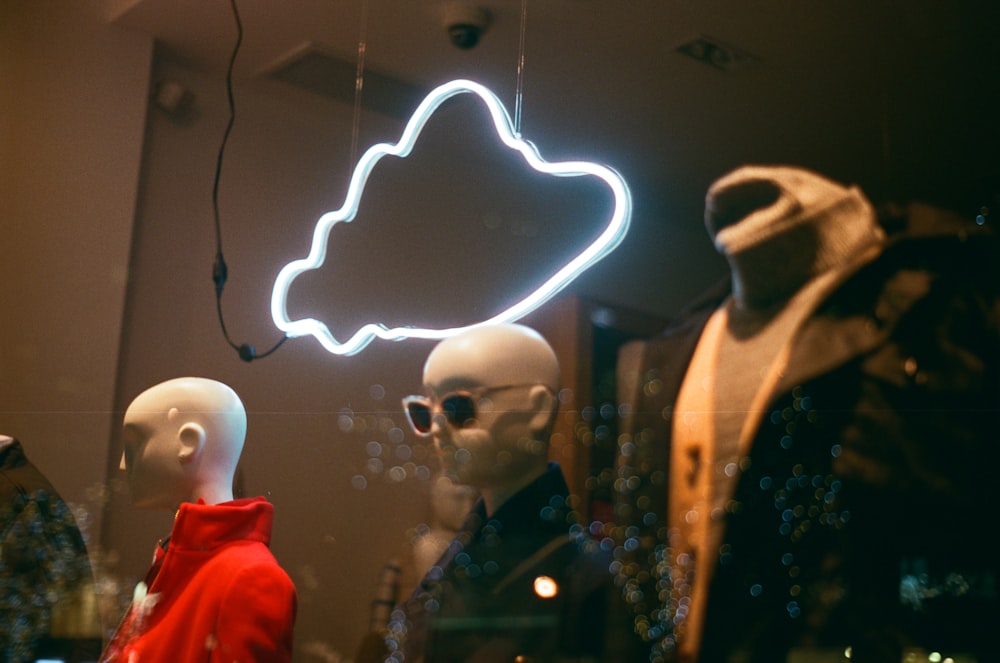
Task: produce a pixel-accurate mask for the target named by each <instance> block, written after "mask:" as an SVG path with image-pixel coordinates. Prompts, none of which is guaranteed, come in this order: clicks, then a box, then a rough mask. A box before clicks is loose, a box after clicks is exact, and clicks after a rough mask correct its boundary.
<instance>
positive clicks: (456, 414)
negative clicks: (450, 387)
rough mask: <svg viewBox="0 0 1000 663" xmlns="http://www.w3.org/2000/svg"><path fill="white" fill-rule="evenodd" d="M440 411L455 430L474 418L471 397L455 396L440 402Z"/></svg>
mask: <svg viewBox="0 0 1000 663" xmlns="http://www.w3.org/2000/svg"><path fill="white" fill-rule="evenodd" d="M441 411H442V412H444V416H445V418H446V419H447V420H448V421H449V422H450V423H451V425H452V426H455V427H456V428H461V427H463V426H465V425H466V424H467V423H468V422H469V421H470V420H471V419H475V418H476V404H475V402H474V401H473V400H472V397H471V396H465V395H463V394H455V395H454V396H449V397H448V398H446V399H444V400H443V401H441Z"/></svg>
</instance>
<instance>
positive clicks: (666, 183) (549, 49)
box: [96, 0, 1000, 219]
mask: <svg viewBox="0 0 1000 663" xmlns="http://www.w3.org/2000/svg"><path fill="white" fill-rule="evenodd" d="M96 2H97V5H96V6H99V8H100V10H101V11H102V12H103V14H104V16H105V18H106V20H108V21H111V22H113V23H115V24H117V25H120V26H123V27H125V28H128V29H133V30H138V31H141V32H144V33H147V34H150V35H152V36H154V37H155V38H156V40H157V44H158V47H159V48H160V49H161V51H160V52H161V53H166V54H169V55H170V56H171V57H173V58H178V59H180V60H181V61H183V62H185V63H187V64H188V65H189V66H191V67H194V68H197V69H199V70H204V71H207V72H211V73H217V74H218V75H220V76H222V75H224V73H225V71H226V68H227V64H228V62H229V58H230V56H231V54H232V51H233V47H234V45H235V40H236V35H237V31H236V24H235V19H234V15H233V13H232V9H231V5H230V3H229V2H227V1H225V0H96ZM446 4H448V3H446V2H442V1H439V0H252V1H248V0H238V4H237V7H238V11H239V15H240V19H241V22H242V26H243V38H242V42H241V46H240V50H239V52H238V58H237V60H236V64H235V70H234V80H235V83H236V85H237V86H238V85H239V84H240V82H241V81H247V80H248V79H252V78H255V77H261V76H270V75H273V73H274V71H275V70H276V68H279V67H280V65H282V64H284V63H287V62H288V61H289V60H290V59H294V57H295V56H296V55H297V54H301V53H302V52H304V51H308V50H312V51H319V52H321V53H323V54H325V55H326V56H328V57H332V58H333V59H334V61H339V62H340V74H341V75H342V76H343V82H342V83H338V82H333V81H331V82H330V85H328V86H327V88H328V89H327V91H328V92H332V93H333V94H335V95H336V94H337V90H340V92H341V93H342V98H343V99H344V100H345V102H350V100H351V99H353V95H354V81H353V77H354V73H355V72H356V71H357V64H358V61H359V52H360V49H359V45H361V44H363V45H364V58H363V73H364V76H365V80H366V81H369V83H368V87H365V88H363V89H364V90H365V93H363V96H364V94H369V95H372V94H376V92H375V89H376V86H375V83H377V82H378V81H380V80H381V81H383V82H386V83H387V84H396V85H397V86H398V87H397V88H396V89H398V90H407V89H409V90H418V91H419V90H427V89H430V88H431V87H433V86H435V85H437V84H440V83H443V82H445V81H447V80H450V79H452V78H470V79H474V80H476V81H479V82H482V83H484V84H486V85H487V86H489V87H491V88H492V89H493V90H494V91H495V92H496V93H497V95H498V96H499V97H500V98H501V100H502V101H504V103H505V104H507V106H508V109H510V110H511V111H512V112H513V109H514V108H515V107H516V105H517V103H518V101H520V108H521V120H520V121H521V132H522V135H523V136H524V137H525V138H528V139H530V140H532V141H533V142H535V143H536V144H537V145H539V147H540V148H541V149H542V152H543V154H544V155H546V157H547V158H556V157H558V158H575V157H579V158H587V159H589V160H594V161H601V162H604V163H606V164H608V165H610V166H612V167H614V168H616V169H618V170H619V171H621V172H622V174H623V175H624V176H625V178H626V179H627V181H629V182H630V183H631V184H632V187H633V191H634V193H635V197H636V201H637V211H638V212H639V213H641V214H645V215H647V216H653V217H657V218H664V219H669V218H671V217H673V216H676V215H679V214H682V215H685V216H689V215H690V216H698V215H699V214H700V205H701V202H702V200H703V196H704V191H705V190H706V188H707V186H708V185H709V184H710V183H711V181H713V180H714V179H716V178H717V177H719V176H721V175H722V174H724V173H725V172H727V171H728V170H729V169H731V168H733V167H735V166H738V165H740V164H742V163H748V162H758V163H762V162H772V163H773V162H784V163H794V164H799V165H803V166H807V167H810V168H814V169H816V170H819V171H821V172H824V173H826V174H828V175H830V176H832V177H834V178H837V179H840V180H844V181H851V182H855V183H858V184H860V185H862V186H863V187H864V188H865V189H866V190H868V191H869V192H870V193H872V195H873V197H881V196H885V195H889V194H894V195H913V194H914V192H916V195H918V196H919V195H922V194H924V193H927V194H931V191H932V189H940V190H954V189H955V188H956V187H959V188H961V187H966V185H968V184H969V183H970V182H971V181H973V180H976V183H975V186H977V187H979V179H981V177H982V175H983V173H987V174H990V173H989V171H988V168H989V167H988V163H989V162H991V161H995V160H996V159H995V157H996V145H997V130H996V128H995V126H994V125H995V124H996V123H994V122H993V121H992V120H988V117H989V110H990V109H988V108H987V107H986V106H985V104H986V101H987V100H988V99H990V98H991V96H990V92H991V91H992V90H993V88H994V85H995V84H994V83H993V82H992V81H993V80H994V79H996V78H997V72H998V69H997V55H996V49H995V48H991V47H990V44H991V43H995V38H996V34H995V30H996V27H995V26H997V25H1000V22H998V21H997V20H996V19H997V12H998V10H997V9H995V7H996V6H997V5H1000V3H992V2H989V1H988V0H983V1H981V2H963V1H961V0H912V1H908V2H905V3H904V2H901V1H898V0H881V1H879V2H873V1H871V0H827V1H823V2H819V1H813V0H759V1H755V2H746V1H745V0H481V1H480V2H478V6H480V7H482V8H484V9H486V10H488V12H489V14H490V17H491V19H490V25H489V26H488V28H487V30H486V31H485V32H484V33H483V34H482V36H481V39H480V41H479V43H478V45H476V46H475V47H474V48H471V49H466V50H463V49H459V48H457V47H456V46H454V45H452V43H451V42H450V40H449V37H448V34H447V32H446V29H445V19H444V6H445V5H446ZM522 27H523V29H522ZM704 38H707V39H709V40H711V41H713V42H715V43H717V44H719V45H722V46H725V47H727V48H728V49H729V50H728V52H729V54H730V55H731V56H733V55H735V57H734V58H733V57H731V58H730V62H733V63H735V66H732V67H720V66H716V65H717V64H718V61H717V62H716V64H713V63H711V62H705V61H700V60H697V59H694V58H692V57H690V56H689V55H688V54H686V53H685V52H684V48H683V47H684V45H685V44H688V43H690V42H691V41H692V40H697V39H704ZM397 96H398V95H397ZM403 105H404V106H405V104H403ZM995 174H996V172H995V171H993V172H992V175H993V176H995ZM966 188H967V187H966ZM980 188H981V187H980ZM963 191H964V189H963ZM926 197H933V196H932V195H928V196H926Z"/></svg>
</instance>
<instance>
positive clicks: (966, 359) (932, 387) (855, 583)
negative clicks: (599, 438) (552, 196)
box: [621, 206, 1000, 663]
mask: <svg viewBox="0 0 1000 663" xmlns="http://www.w3.org/2000/svg"><path fill="white" fill-rule="evenodd" d="M884 221H885V224H886V226H887V228H888V229H889V230H890V231H892V232H891V235H890V237H891V240H890V242H889V244H888V246H887V247H886V249H885V250H884V252H883V253H882V255H881V256H880V257H879V258H878V259H876V260H875V261H874V262H872V263H870V264H868V265H867V266H865V267H863V268H862V269H860V270H859V271H858V272H857V273H856V274H854V275H853V277H851V278H850V279H849V280H848V281H846V282H845V283H844V284H843V285H842V286H841V287H840V288H839V289H837V290H836V291H835V292H834V293H833V294H832V295H831V296H830V297H829V298H828V299H826V300H825V301H824V302H823V303H822V304H821V305H820V307H819V308H818V309H817V311H816V312H815V313H814V314H813V315H812V316H811V317H810V318H808V319H807V320H806V322H805V323H804V324H803V326H802V327H801V329H800V331H799V332H798V334H797V335H796V337H795V338H794V340H793V345H792V352H791V356H790V360H789V362H788V368H787V371H786V373H785V375H784V376H783V379H782V380H781V382H780V384H779V386H778V388H777V390H776V391H775V393H776V394H778V396H776V397H775V398H774V399H773V400H772V401H771V403H770V405H769V408H768V411H769V415H768V416H767V417H765V421H764V423H763V424H762V426H761V427H760V430H759V431H758V434H757V435H756V437H755V439H754V441H753V445H752V447H751V449H750V451H749V453H748V455H747V457H746V458H744V459H743V460H742V462H741V464H740V467H741V472H740V474H739V476H738V478H737V484H736V492H735V495H734V498H733V500H732V501H731V502H730V503H729V505H728V507H727V515H726V519H725V521H724V528H725V529H724V537H723V545H722V547H721V548H720V550H719V555H718V557H717V558H716V559H715V561H714V563H715V564H716V568H715V572H714V576H713V581H712V584H711V588H710V593H709V600H708V610H707V614H706V621H705V628H704V635H703V639H702V644H701V659H700V660H701V661H704V662H715V661H731V660H740V661H762V662H763V661H766V662H768V663H773V662H776V661H785V660H788V657H789V654H790V652H792V651H793V650H797V649H800V650H807V651H808V650H817V649H822V650H829V651H831V652H834V651H838V650H843V649H844V648H845V647H848V646H849V647H851V648H852V658H851V660H852V662H854V663H857V661H900V660H902V655H901V654H902V652H903V651H904V650H905V649H907V648H924V649H926V650H928V651H931V650H939V651H944V652H945V653H962V652H968V653H976V654H978V655H979V660H980V661H984V660H992V659H989V658H987V657H985V655H984V652H987V651H988V652H995V650H996V647H995V644H994V643H995V637H994V635H993V630H994V629H995V628H996V625H997V624H1000V603H998V592H1000V563H998V559H1000V556H998V555H997V550H996V548H995V544H994V541H995V540H996V534H995V531H994V527H995V524H994V523H995V521H996V517H995V515H994V513H993V509H994V508H996V507H994V504H995V503H996V499H995V493H994V487H995V486H996V485H997V483H998V470H1000V432H998V428H1000V251H998V247H997V241H996V238H995V237H994V236H992V235H991V234H990V233H988V232H987V231H986V230H985V229H983V228H980V227H978V226H976V225H974V224H967V223H965V222H964V221H963V220H961V219H958V218H956V217H954V216H952V215H950V214H948V213H945V212H942V211H940V210H931V209H929V208H926V207H919V206H918V207H912V208H910V210H909V215H908V217H906V218H895V219H884ZM727 294H728V291H727V290H725V289H721V290H717V291H716V292H714V293H712V294H711V295H710V296H708V297H707V298H706V299H704V300H703V301H701V302H700V303H699V304H698V305H696V306H695V307H693V308H692V310H690V311H689V312H687V313H686V314H685V315H684V316H683V317H682V319H680V320H678V321H677V323H676V324H674V325H672V326H671V327H670V328H669V329H667V330H666V331H665V332H664V333H663V334H662V335H661V336H660V337H658V338H655V339H652V340H649V341H646V342H643V347H642V348H641V352H642V360H641V364H642V376H643V377H642V380H643V384H642V385H640V387H643V386H645V387H647V388H645V389H639V391H640V392H641V393H643V394H644V395H643V396H642V397H640V398H639V399H638V400H637V402H636V403H635V405H634V412H635V414H634V417H632V419H631V424H632V425H631V427H630V428H629V430H630V432H631V435H630V437H628V438H626V439H627V440H628V441H629V442H630V443H631V444H632V445H634V446H631V445H630V448H631V449H634V451H630V452H629V453H628V454H626V455H624V456H623V458H622V467H623V470H622V473H623V475H624V476H635V477H637V478H638V479H639V483H638V487H637V488H636V489H635V490H634V491H629V492H626V493H623V495H622V501H623V505H622V507H621V509H622V510H621V513H622V514H623V515H624V516H625V517H626V518H627V519H631V520H632V521H633V522H634V523H637V524H639V525H640V529H641V534H640V535H639V536H637V537H636V539H635V540H638V541H641V542H642V545H641V546H640V548H639V551H638V554H637V555H636V556H635V558H634V559H636V560H637V561H638V563H639V568H641V569H643V570H645V571H651V572H652V573H651V576H650V577H651V580H645V579H644V578H643V577H640V576H641V571H640V572H634V573H632V574H631V576H630V582H631V583H632V584H633V585H634V586H635V587H637V588H642V589H644V590H645V591H644V593H633V594H632V595H633V596H635V597H637V598H636V600H635V601H633V604H634V605H633V608H634V610H635V612H636V614H638V615H645V616H646V617H647V618H648V619H649V621H650V623H651V624H653V626H654V629H655V636H656V638H657V639H658V641H659V642H660V645H661V648H662V650H664V656H665V658H666V659H667V660H669V659H670V652H671V650H672V646H671V640H670V638H671V629H670V624H671V620H672V618H673V616H674V615H675V614H676V609H677V600H678V597H676V596H673V597H669V598H666V594H664V593H660V592H658V591H657V587H656V586H655V585H654V583H655V581H656V579H657V578H658V577H659V578H664V577H668V575H669V568H667V566H666V565H665V564H664V560H669V558H670V555H669V551H668V550H667V549H666V543H665V542H666V538H665V533H666V528H665V525H664V522H665V520H664V516H663V514H665V513H667V512H668V511H667V510H666V506H667V505H666V496H667V490H666V480H667V477H668V476H669V463H668V461H669V458H670V451H669V445H670V436H671V413H672V408H673V404H674V401H675V398H676V396H677V391H678V389H679V387H680V384H681V381H682V380H683V377H684V373H685V371H686V369H687V365H688V362H689V361H690V359H691V356H692V353H693V352H694V348H695V345H696V344H697V341H698V337H699V335H700V333H701V330H702V328H703V326H704V324H705V322H706V321H707V319H708V317H709V316H710V315H711V314H712V312H713V311H714V310H715V309H716V307H717V306H718V305H719V304H720V303H721V302H722V301H723V299H724V298H725V296H726V295H727ZM650 381H655V382H656V388H653V389H650V388H648V386H649V383H650ZM633 485H635V484H633ZM644 519H645V520H644ZM661 586H662V585H661ZM991 656H993V654H991Z"/></svg>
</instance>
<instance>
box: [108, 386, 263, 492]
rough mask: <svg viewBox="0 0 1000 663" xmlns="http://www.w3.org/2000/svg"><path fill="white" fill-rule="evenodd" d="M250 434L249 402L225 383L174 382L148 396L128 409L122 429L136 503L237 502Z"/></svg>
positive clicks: (124, 458)
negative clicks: (238, 477) (235, 493)
mask: <svg viewBox="0 0 1000 663" xmlns="http://www.w3.org/2000/svg"><path fill="white" fill-rule="evenodd" d="M246 429H247V418H246V410H245V409H244V407H243V403H242V401H240V398H239V396H237V394H236V392H235V391H233V390H232V389H231V388H230V387H228V386H227V385H225V384H223V383H221V382H217V381H215V380H209V379H206V378H196V377H184V378H175V379H173V380H167V381H166V382H161V383H160V384H158V385H155V386H153V387H150V388H149V389H147V390H146V391H144V392H142V393H141V394H139V395H138V396H137V397H136V398H135V399H134V400H133V401H132V403H131V404H130V405H129V407H128V410H127V411H126V412H125V420H124V430H123V439H124V447H125V448H124V452H123V454H122V460H121V469H123V470H125V471H126V472H127V473H128V483H129V490H130V492H131V495H132V502H133V504H135V506H137V507H141V508H147V509H158V508H162V509H176V508H177V507H178V506H179V505H180V503H181V502H195V501H197V500H198V499H199V498H201V499H204V500H205V502H206V503H208V504H217V503H219V502H226V501H229V500H232V499H233V492H232V491H233V476H234V475H235V473H236V465H237V463H238V462H239V458H240V454H241V452H242V451H243V441H244V439H245V437H246Z"/></svg>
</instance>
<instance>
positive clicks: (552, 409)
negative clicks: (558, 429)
mask: <svg viewBox="0 0 1000 663" xmlns="http://www.w3.org/2000/svg"><path fill="white" fill-rule="evenodd" d="M528 398H529V399H531V400H530V402H531V409H532V412H533V414H532V415H531V430H534V431H539V432H544V431H545V430H547V429H548V428H549V426H551V425H552V422H553V421H554V420H555V414H556V396H555V394H553V393H552V392H551V391H550V390H549V388H548V387H546V386H544V385H540V384H536V385H535V386H533V387H532V388H531V391H530V392H529V394H528Z"/></svg>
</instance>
